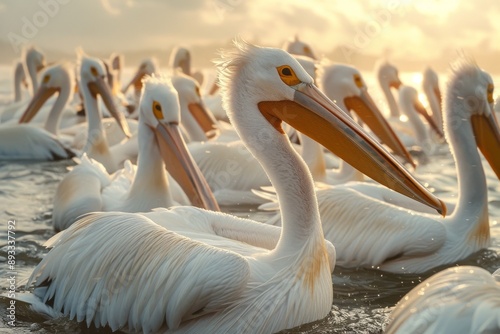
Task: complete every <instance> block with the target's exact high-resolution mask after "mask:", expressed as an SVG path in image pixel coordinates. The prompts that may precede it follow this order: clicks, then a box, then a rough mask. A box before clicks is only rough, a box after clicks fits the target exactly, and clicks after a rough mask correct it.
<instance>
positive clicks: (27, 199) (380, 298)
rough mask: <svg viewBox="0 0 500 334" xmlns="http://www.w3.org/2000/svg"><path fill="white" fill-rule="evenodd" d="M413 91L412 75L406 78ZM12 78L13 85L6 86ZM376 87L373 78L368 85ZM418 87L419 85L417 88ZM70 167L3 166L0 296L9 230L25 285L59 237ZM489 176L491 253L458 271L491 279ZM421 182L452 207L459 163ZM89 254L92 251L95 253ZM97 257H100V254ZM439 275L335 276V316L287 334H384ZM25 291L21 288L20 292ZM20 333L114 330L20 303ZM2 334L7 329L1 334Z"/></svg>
mask: <svg viewBox="0 0 500 334" xmlns="http://www.w3.org/2000/svg"><path fill="white" fill-rule="evenodd" d="M0 74H2V76H1V78H2V79H0V94H1V95H0V101H2V100H4V101H5V100H7V99H8V97H9V94H10V92H11V89H10V84H11V81H10V79H9V78H10V69H7V68H1V67H0ZM402 77H403V80H405V79H407V80H409V82H410V83H411V80H412V79H415V76H414V74H412V73H407V74H403V75H402ZM6 78H7V79H6ZM369 78H370V79H372V78H371V77H369ZM415 83H416V82H414V83H413V84H415ZM369 84H370V91H371V92H372V96H373V97H374V99H375V100H376V101H377V102H378V103H380V105H381V108H382V110H384V106H383V105H384V104H383V99H382V98H381V96H380V94H377V92H378V91H379V90H378V87H376V86H375V85H374V84H373V80H371V81H370V80H369ZM71 165H73V162H72V161H62V162H42V163H32V162H0V203H1V204H0V238H1V240H0V288H1V290H2V292H3V293H6V292H7V290H8V286H9V284H8V279H7V272H8V271H9V269H8V266H7V263H6V258H7V225H8V221H9V220H15V221H16V230H15V233H16V234H15V237H16V240H15V241H16V265H15V271H16V272H17V276H16V282H17V284H18V285H19V284H20V283H22V282H23V280H26V279H27V278H28V277H29V275H30V273H31V271H32V270H33V268H34V267H35V266H36V265H37V264H38V262H39V261H40V260H41V259H42V258H43V256H44V254H45V253H46V252H47V250H46V249H45V248H44V247H43V243H44V242H45V241H46V240H47V239H48V238H50V237H51V236H52V235H54V232H53V231H52V227H51V213H52V199H53V196H54V193H55V190H56V187H57V184H58V183H59V181H60V180H61V179H62V178H63V177H64V175H65V173H66V172H67V167H68V166H71ZM483 165H484V166H485V170H486V176H487V182H488V191H489V192H488V195H489V197H488V198H489V210H490V211H489V212H490V226H491V247H490V248H489V249H487V250H483V251H480V252H478V253H477V254H474V255H472V256H471V257H469V258H468V259H465V260H463V261H461V262H460V263H459V264H470V265H477V266H481V267H483V268H486V269H487V270H489V271H490V272H493V271H494V270H496V269H497V268H499V267H500V259H499V256H498V254H499V252H500V227H499V224H498V223H497V222H498V221H499V219H500V182H499V181H498V179H497V178H496V176H495V174H494V173H493V172H492V170H491V169H490V168H489V166H488V164H487V163H485V164H483ZM416 175H417V177H418V178H419V179H420V180H421V181H422V182H423V183H424V184H426V185H428V187H429V188H430V189H432V190H433V191H434V192H435V193H436V194H437V195H438V196H439V197H440V198H442V199H444V200H449V201H453V199H454V198H455V197H456V195H457V194H456V189H457V181H456V173H455V167H454V162H453V160H452V159H451V156H450V154H449V153H445V154H442V155H438V156H436V157H434V158H433V159H432V161H431V162H430V163H429V164H427V165H425V166H420V167H418V169H417V171H416ZM225 210H226V211H228V212H231V213H234V214H237V215H239V216H242V217H251V218H255V219H257V220H261V221H262V220H265V219H266V218H267V217H269V215H270V214H269V213H266V212H258V211H257V210H256V209H255V208H248V207H237V206H236V207H231V208H225ZM89 247H90V246H89ZM96 251H98V250H96ZM441 269H442V268H436V269H434V270H432V271H431V272H429V273H426V274H422V275H394V274H390V273H385V272H381V271H378V270H370V269H357V270H356V269H344V268H340V267H336V268H335V272H334V275H333V289H334V300H333V305H332V311H331V312H330V314H329V315H328V316H327V317H326V318H325V319H322V320H320V321H318V322H315V323H312V324H307V325H304V326H301V327H299V328H296V329H293V330H290V331H285V332H289V333H332V332H335V333H379V332H381V331H382V329H383V327H384V324H385V322H386V319H387V316H388V314H389V312H390V308H391V307H392V306H394V304H395V303H396V302H397V301H398V300H399V299H400V298H401V297H402V296H403V295H404V294H405V293H407V292H408V291H409V290H410V289H411V288H412V287H414V286H415V285H416V284H418V283H420V282H421V281H422V280H424V279H425V278H427V277H429V276H430V275H431V274H433V273H435V272H437V271H439V270H441ZM22 289H23V286H20V287H18V290H19V291H20V290H22ZM8 303H9V300H8V299H7V298H5V297H2V298H0V315H1V317H2V319H3V322H2V323H1V324H0V332H3V331H4V330H5V331H12V329H10V328H9V327H8V326H7V325H6V320H7V318H6V308H7V306H8V305H9V304H8ZM16 307H17V308H16V321H17V323H16V324H17V327H16V332H20V333H28V332H37V333H55V332H60V333H78V332H80V333H94V332H96V333H107V332H110V330H109V329H100V330H96V329H95V328H91V329H87V328H86V326H85V325H81V324H77V323H76V322H73V321H69V320H67V319H57V320H46V319H44V318H42V317H41V316H39V315H38V314H36V313H34V312H33V311H31V310H30V309H29V308H28V307H26V306H25V305H23V304H22V303H19V302H18V303H17V305H16ZM2 328H3V329H2Z"/></svg>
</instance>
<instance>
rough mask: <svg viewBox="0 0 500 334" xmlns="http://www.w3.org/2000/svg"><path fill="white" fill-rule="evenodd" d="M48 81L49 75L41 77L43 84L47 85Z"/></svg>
mask: <svg viewBox="0 0 500 334" xmlns="http://www.w3.org/2000/svg"><path fill="white" fill-rule="evenodd" d="M49 80H50V75H48V74H46V75H45V76H44V77H43V80H42V82H43V83H47V82H49Z"/></svg>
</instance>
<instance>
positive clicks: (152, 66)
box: [122, 58, 159, 116]
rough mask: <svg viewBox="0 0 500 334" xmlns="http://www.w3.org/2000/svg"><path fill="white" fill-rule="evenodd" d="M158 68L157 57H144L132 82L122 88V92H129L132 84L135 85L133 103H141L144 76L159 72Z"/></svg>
mask: <svg viewBox="0 0 500 334" xmlns="http://www.w3.org/2000/svg"><path fill="white" fill-rule="evenodd" d="M158 68H159V66H158V62H157V61H156V59H155V58H146V59H144V60H143V61H142V62H141V65H139V68H138V69H137V71H136V72H135V74H134V76H133V77H132V79H131V80H130V82H129V83H128V84H127V85H125V86H124V87H123V88H122V93H123V94H125V93H127V90H128V89H129V87H130V86H133V87H134V94H133V98H132V100H133V101H132V104H133V105H139V98H140V96H141V89H142V78H144V77H145V76H146V75H152V74H154V73H157V71H158ZM137 113H138V111H137ZM136 116H138V115H136Z"/></svg>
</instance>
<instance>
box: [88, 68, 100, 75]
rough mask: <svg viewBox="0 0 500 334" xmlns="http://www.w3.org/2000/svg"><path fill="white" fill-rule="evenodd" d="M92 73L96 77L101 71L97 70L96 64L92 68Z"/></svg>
mask: <svg viewBox="0 0 500 334" xmlns="http://www.w3.org/2000/svg"><path fill="white" fill-rule="evenodd" d="M90 73H92V75H93V76H95V77H98V76H99V72H97V68H95V67H94V66H92V67H91V68H90Z"/></svg>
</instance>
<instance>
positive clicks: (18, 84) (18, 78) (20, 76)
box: [14, 61, 28, 102]
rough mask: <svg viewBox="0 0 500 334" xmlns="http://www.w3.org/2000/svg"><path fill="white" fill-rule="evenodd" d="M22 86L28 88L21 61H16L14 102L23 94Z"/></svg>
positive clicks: (18, 100) (19, 99)
mask: <svg viewBox="0 0 500 334" xmlns="http://www.w3.org/2000/svg"><path fill="white" fill-rule="evenodd" d="M22 86H24V87H25V88H28V81H27V80H26V72H25V71H24V66H23V63H22V62H21V61H18V62H16V65H15V66H14V102H20V101H21V99H22V96H23V93H22Z"/></svg>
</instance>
